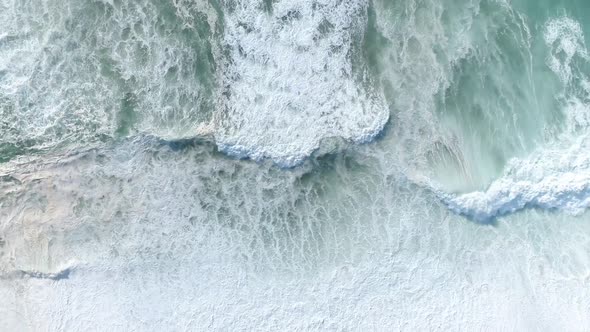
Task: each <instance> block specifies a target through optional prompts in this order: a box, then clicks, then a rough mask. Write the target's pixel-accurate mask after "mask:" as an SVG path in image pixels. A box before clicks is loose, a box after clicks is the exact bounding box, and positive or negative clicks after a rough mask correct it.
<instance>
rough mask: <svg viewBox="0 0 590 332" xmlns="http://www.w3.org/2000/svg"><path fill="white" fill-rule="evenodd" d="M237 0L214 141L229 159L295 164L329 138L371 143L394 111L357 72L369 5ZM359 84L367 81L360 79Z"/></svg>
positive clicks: (228, 28) (359, 0) (229, 20)
mask: <svg viewBox="0 0 590 332" xmlns="http://www.w3.org/2000/svg"><path fill="white" fill-rule="evenodd" d="M272 6H273V7H272V9H268V10H267V12H266V13H265V12H264V11H263V8H262V7H261V4H260V3H258V2H252V1H237V3H236V8H235V9H234V10H233V11H230V10H226V11H227V15H226V21H225V24H226V25H225V36H224V39H225V44H226V46H228V52H229V59H228V64H227V65H228V66H227V68H226V69H225V72H224V86H225V88H226V91H225V95H226V96H227V97H226V98H224V99H223V101H222V102H221V104H222V105H221V106H220V107H221V112H220V114H219V116H218V117H217V130H218V131H217V133H216V139H217V142H218V145H219V146H220V147H221V149H222V150H223V151H225V152H227V153H229V154H232V155H237V156H240V157H250V158H253V159H256V160H259V159H262V158H271V159H272V160H274V161H275V162H276V163H279V164H281V165H285V166H292V165H295V164H297V163H299V162H301V161H302V159H303V158H305V157H306V156H309V155H310V154H311V153H312V152H313V151H314V150H315V149H317V148H318V147H319V145H320V141H321V140H322V139H324V138H328V137H341V138H344V139H345V140H348V141H352V142H355V143H362V142H367V141H370V140H372V139H373V138H374V137H375V136H376V135H377V134H378V133H379V132H380V131H381V130H382V128H383V126H384V125H385V123H386V121H387V119H388V116H389V112H388V110H387V108H386V107H385V106H384V105H383V103H382V101H381V98H379V97H378V96H377V95H374V94H372V93H371V92H370V91H366V89H364V88H363V87H361V86H360V85H361V84H360V83H359V82H358V81H359V79H357V77H355V75H356V74H357V73H356V72H355V71H354V70H353V63H352V61H353V59H352V57H353V56H354V55H353V52H354V47H353V43H354V42H355V39H357V42H358V40H360V38H362V33H363V29H364V26H365V21H366V19H367V14H366V7H367V2H366V1H363V0H355V1H344V2H334V1H319V2H310V1H286V0H282V1H277V2H273V5H272ZM361 80H362V78H361Z"/></svg>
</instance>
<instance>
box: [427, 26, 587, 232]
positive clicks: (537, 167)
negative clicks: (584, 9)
mask: <svg viewBox="0 0 590 332" xmlns="http://www.w3.org/2000/svg"><path fill="white" fill-rule="evenodd" d="M544 37H545V42H546V44H547V46H548V47H549V49H550V55H549V56H548V59H547V65H548V66H549V67H550V68H551V70H553V71H554V73H555V74H556V75H557V76H558V77H559V78H560V80H561V81H562V83H563V85H564V91H563V93H562V95H561V96H556V97H558V98H560V99H562V100H563V101H564V106H563V107H564V114H565V128H564V130H563V132H562V133H561V134H560V135H559V137H557V139H556V140H555V141H554V142H552V143H549V144H547V145H545V146H543V147H541V148H539V149H538V150H537V151H535V152H534V153H532V154H531V155H530V156H528V157H527V158H522V159H518V158H516V159H513V160H511V161H510V162H509V163H508V166H507V167H506V170H505V171H504V174H503V175H502V176H501V177H500V178H498V179H497V180H495V181H494V182H493V183H492V184H491V185H490V186H489V187H488V188H487V190H485V191H477V192H471V193H466V194H462V195H452V194H448V193H445V192H444V191H443V190H440V186H437V185H434V186H433V187H434V188H436V189H435V192H436V193H437V195H438V196H439V197H440V198H441V200H442V201H443V202H444V203H445V204H446V205H447V206H448V208H449V209H450V210H452V211H454V212H456V213H459V214H462V215H465V216H468V217H470V218H473V219H475V220H477V221H482V222H486V221H490V220H491V219H493V218H496V217H498V216H502V215H505V214H508V213H512V212H515V211H519V210H522V209H524V208H527V207H534V208H541V209H556V210H560V211H563V212H565V213H568V214H572V215H578V214H581V213H583V212H584V211H585V210H586V209H587V208H588V207H590V152H589V151H590V132H588V127H589V125H590V104H588V100H590V99H589V98H588V97H590V84H588V79H587V76H586V74H585V73H584V72H582V71H581V70H580V69H579V68H578V67H576V66H575V65H574V63H573V62H574V61H575V60H576V59H579V60H581V61H588V60H589V57H588V54H587V50H586V46H585V45H584V36H583V33H582V28H581V26H580V24H579V23H578V22H576V21H575V20H573V19H571V18H568V17H562V18H558V19H553V20H550V21H549V22H548V23H547V25H546V27H545V34H544Z"/></svg>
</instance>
